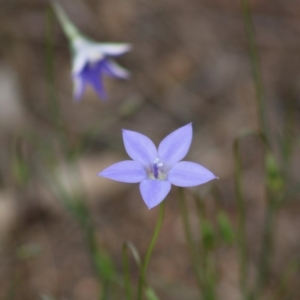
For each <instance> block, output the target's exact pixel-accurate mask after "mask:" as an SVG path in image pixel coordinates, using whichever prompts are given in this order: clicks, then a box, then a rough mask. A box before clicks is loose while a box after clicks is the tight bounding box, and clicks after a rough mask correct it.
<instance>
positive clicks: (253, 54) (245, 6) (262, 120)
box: [241, 0, 270, 144]
mask: <svg viewBox="0 0 300 300" xmlns="http://www.w3.org/2000/svg"><path fill="white" fill-rule="evenodd" d="M241 4H242V13H243V20H244V26H245V30H246V36H247V40H248V44H249V55H250V58H251V65H252V73H253V79H254V83H255V91H256V105H257V112H258V119H259V124H260V128H261V131H262V132H263V134H264V136H265V138H266V140H267V143H268V144H270V129H269V126H268V121H267V113H266V112H267V109H266V103H265V96H264V89H263V84H262V78H261V71H260V63H259V57H258V51H257V46H256V42H255V33H254V27H253V23H252V19H251V12H250V5H249V1H248V0H241Z"/></svg>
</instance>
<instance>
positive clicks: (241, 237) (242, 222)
mask: <svg viewBox="0 0 300 300" xmlns="http://www.w3.org/2000/svg"><path fill="white" fill-rule="evenodd" d="M239 144H240V138H237V139H236V140H235V142H234V144H233V153H234V177H235V181H234V182H235V194H236V201H237V208H238V228H237V237H238V245H239V247H238V251H239V266H240V288H241V293H242V295H243V298H244V299H247V281H246V279H247V259H248V255H247V240H246V208H245V198H244V192H243V184H242V162H241V156H240V151H239Z"/></svg>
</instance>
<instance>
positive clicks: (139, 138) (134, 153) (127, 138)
mask: <svg viewBox="0 0 300 300" xmlns="http://www.w3.org/2000/svg"><path fill="white" fill-rule="evenodd" d="M123 142H124V146H125V149H126V152H127V153H128V155H129V156H130V157H131V158H132V159H133V160H135V161H138V162H140V163H142V164H143V165H144V166H148V165H149V164H150V163H151V162H153V160H154V159H155V158H156V157H157V150H156V147H155V145H154V144H153V142H152V141H151V140H150V139H149V138H148V137H146V136H145V135H143V134H141V133H138V132H135V131H131V130H125V129H123Z"/></svg>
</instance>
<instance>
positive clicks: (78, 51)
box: [71, 37, 131, 100]
mask: <svg viewBox="0 0 300 300" xmlns="http://www.w3.org/2000/svg"><path fill="white" fill-rule="evenodd" d="M71 46H72V49H73V52H74V56H73V57H74V58H73V69H72V76H73V80H74V98H75V99H76V100H79V99H80V98H81V97H82V95H83V93H84V90H85V87H86V85H87V84H90V85H91V86H92V87H93V88H94V89H95V91H96V92H97V94H98V95H99V96H100V97H101V98H103V99H106V98H107V95H106V93H105V89H104V87H103V81H102V77H103V75H108V76H111V77H115V78H122V79H127V78H128V77H129V72H128V71H127V70H125V69H124V68H122V67H121V66H119V65H118V64H116V63H115V62H114V61H113V60H112V57H117V56H120V55H122V54H124V53H126V52H128V51H129V50H130V49H131V46H130V45H129V44H121V43H96V42H93V41H90V40H87V39H85V38H82V37H78V38H75V39H74V40H72V41H71Z"/></svg>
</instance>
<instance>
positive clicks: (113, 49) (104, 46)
mask: <svg viewBox="0 0 300 300" xmlns="http://www.w3.org/2000/svg"><path fill="white" fill-rule="evenodd" d="M94 47H95V49H97V51H100V52H101V53H103V54H105V55H108V56H119V55H122V54H124V53H126V52H128V51H130V50H131V45H130V44H121V43H101V44H100V43H99V44H97V46H94Z"/></svg>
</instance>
